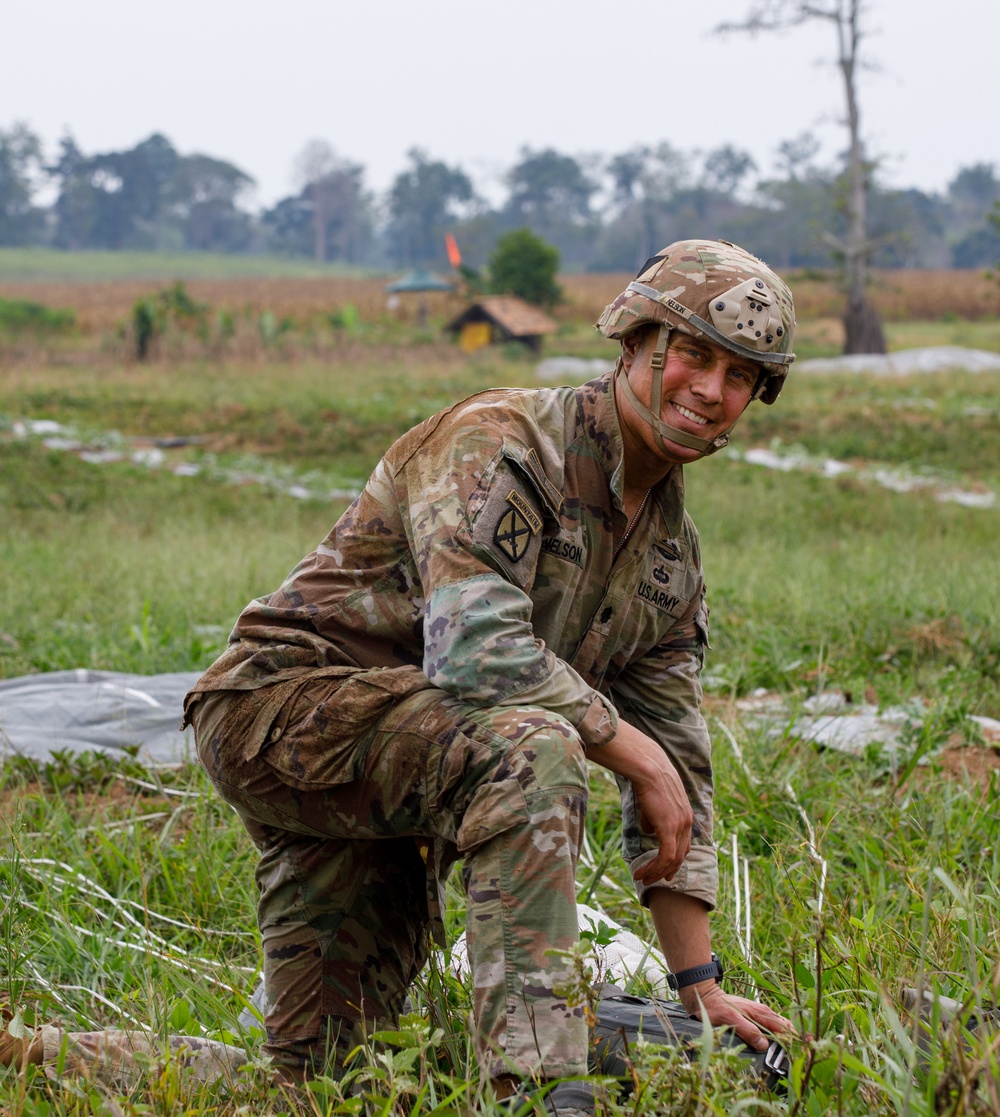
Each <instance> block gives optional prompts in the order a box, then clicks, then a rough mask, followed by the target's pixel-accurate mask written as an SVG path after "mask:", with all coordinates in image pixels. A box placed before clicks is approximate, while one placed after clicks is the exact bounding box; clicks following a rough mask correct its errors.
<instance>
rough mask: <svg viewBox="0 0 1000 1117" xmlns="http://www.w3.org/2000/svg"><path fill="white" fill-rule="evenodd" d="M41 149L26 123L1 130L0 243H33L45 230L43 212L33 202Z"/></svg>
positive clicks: (40, 161) (40, 164) (40, 162)
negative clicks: (42, 230)
mask: <svg viewBox="0 0 1000 1117" xmlns="http://www.w3.org/2000/svg"><path fill="white" fill-rule="evenodd" d="M41 166H42V146H41V143H40V142H39V139H38V137H37V136H36V135H35V134H34V132H32V131H31V129H30V128H28V126H27V124H23V123H20V124H14V125H12V126H11V127H10V128H8V129H6V130H4V129H2V128H0V244H11V245H14V244H30V243H31V242H32V241H33V240H35V239H36V238H37V236H38V234H39V233H40V232H41V229H42V219H43V214H42V211H41V210H39V209H37V208H36V207H35V205H34V203H33V200H32V195H33V193H34V179H35V175H36V174H37V173H38V172H39V171H40V170H41Z"/></svg>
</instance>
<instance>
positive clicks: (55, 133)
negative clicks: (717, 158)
mask: <svg viewBox="0 0 1000 1117" xmlns="http://www.w3.org/2000/svg"><path fill="white" fill-rule="evenodd" d="M835 2H836V0H824V3H826V4H833V3H835ZM4 7H5V8H6V10H5V12H4V18H3V24H2V27H3V32H2V36H3V38H2V43H0V48H2V49H0V128H8V127H10V126H11V125H12V124H13V123H14V122H15V121H24V122H25V123H27V124H28V125H29V126H30V127H31V128H32V129H33V130H34V131H35V132H37V133H38V134H39V136H40V137H41V139H42V141H43V143H44V144H45V147H46V151H47V153H48V154H50V155H51V154H54V153H55V150H56V145H57V142H58V140H59V138H60V137H61V136H62V135H64V134H65V133H66V132H67V131H68V132H70V133H72V135H73V136H74V138H75V139H76V141H77V143H78V144H79V146H80V147H81V148H82V150H83V151H84V152H86V153H88V154H92V153H96V152H99V151H108V150H120V149H122V148H128V147H131V146H133V145H134V144H136V143H138V142H139V141H140V140H143V139H145V138H146V137H147V136H149V135H150V134H151V133H152V132H156V131H158V132H162V133H163V134H164V135H166V136H167V137H168V139H169V140H170V141H171V142H172V143H173V145H174V146H175V147H176V148H177V149H178V151H180V152H182V153H183V154H191V153H194V152H199V153H202V154H207V155H212V156H215V157H217V158H221V159H226V160H229V161H230V162H233V163H235V164H236V165H237V166H238V167H240V168H241V169H242V170H244V171H245V172H247V173H248V174H250V175H251V176H252V177H253V178H254V179H255V180H256V182H257V187H256V191H255V193H254V194H253V195H252V196H251V199H250V200H251V202H253V203H255V204H257V205H270V204H273V203H274V202H275V201H276V200H278V199H279V198H280V197H283V196H285V195H287V194H289V193H292V192H295V191H296V190H297V189H298V187H299V185H300V183H299V181H298V180H297V178H296V174H295V164H296V157H297V156H298V155H299V153H300V152H301V151H302V150H303V148H304V147H305V145H306V144H307V143H308V142H309V141H311V140H315V139H322V140H325V141H326V142H328V143H329V144H330V145H332V147H333V148H334V150H335V151H336V152H337V154H338V155H340V156H342V157H343V158H345V159H348V160H350V161H352V162H355V163H360V164H362V165H363V166H364V167H365V168H366V171H367V178H366V181H367V183H368V185H369V186H370V187H371V188H373V189H375V190H377V191H384V190H385V189H386V188H387V187H388V186H389V184H390V183H391V182H392V179H393V177H394V176H395V175H396V174H398V173H399V172H400V171H401V170H404V169H405V168H406V166H407V165H408V160H407V151H408V150H409V149H411V148H413V147H419V148H421V149H423V150H424V151H425V152H426V153H427V154H428V155H429V156H430V157H431V158H435V159H443V160H444V161H445V162H447V163H449V164H459V165H461V166H462V167H463V169H465V171H466V172H467V173H468V174H469V175H470V176H471V177H472V179H473V181H474V183H475V184H476V185H477V187H478V188H479V189H480V190H481V192H483V193H484V194H485V195H486V196H487V197H491V196H492V197H493V198H494V199H495V198H497V197H499V196H500V195H501V184H502V176H503V174H504V171H505V170H506V169H508V168H509V167H510V166H512V165H513V164H514V163H515V162H516V161H517V160H518V158H519V155H520V152H521V149H522V148H524V147H528V148H531V149H533V150H539V149H543V148H547V147H552V148H555V149H556V150H557V151H559V152H561V153H565V154H571V155H575V156H584V155H590V154H598V155H612V154H615V153H617V152H621V151H624V150H626V149H628V148H630V147H633V146H635V145H638V144H645V145H649V146H655V145H656V144H658V143H660V142H662V141H664V140H666V141H668V142H669V143H670V144H672V145H673V146H674V147H675V148H678V149H679V150H681V151H682V152H693V151H703V152H704V151H708V150H711V149H713V148H717V147H720V146H722V145H723V144H727V143H728V144H732V145H734V146H735V147H737V148H740V149H743V150H746V151H749V152H750V153H751V155H752V156H753V158H754V160H755V161H756V163H757V165H758V169H759V172H760V173H762V174H765V175H766V174H767V173H769V172H771V171H773V170H774V169H775V157H776V153H777V149H778V145H779V144H780V143H781V142H782V141H784V140H790V139H793V138H795V137H797V136H799V135H801V134H802V133H810V134H812V135H814V136H815V137H816V139H817V140H819V141H820V143H821V149H820V155H819V161H820V162H822V163H832V161H833V160H834V158H835V157H836V155H837V153H838V152H840V151H842V150H843V149H844V147H845V136H846V130H845V128H844V126H843V124H842V120H843V115H844V109H843V105H844V97H843V89H842V84H841V79H840V75H839V73H838V71H837V70H836V68H835V66H834V65H833V64H832V63H833V59H834V57H835V49H836V47H835V39H834V29H833V27H832V25H830V24H828V23H826V22H825V21H821V22H817V23H813V24H810V25H807V26H804V27H800V28H798V29H796V30H792V31H788V32H783V33H780V34H768V35H762V36H758V37H756V38H752V37H749V36H747V35H741V34H732V35H729V36H726V37H720V36H719V35H718V34H715V33H714V32H713V29H714V28H715V27H716V26H717V25H718V24H719V23H720V22H723V21H726V20H739V19H740V18H743V17H744V16H745V14H746V11H747V9H748V7H749V5H748V4H747V3H746V0H712V2H707V0H647V3H645V4H641V5H640V4H633V5H631V6H629V5H624V4H616V3H608V2H606V0H605V2H600V3H599V2H597V0H573V2H566V0H562V2H557V0H503V2H502V3H485V2H483V0H423V2H422V3H421V2H413V0H353V2H350V3H347V2H343V0H283V2H282V3H280V4H278V3H273V2H271V3H265V2H264V0H239V2H236V0H171V3H170V4H140V3H136V0H88V2H87V3H80V2H79V0H38V2H37V3H26V2H21V3H15V2H14V0H7V3H6V4H5V5H4ZM865 28H866V29H867V32H868V35H867V37H866V39H865V41H864V42H863V44H862V51H863V55H864V56H865V57H866V58H867V59H868V60H869V61H870V62H871V63H873V64H874V66H873V68H871V69H866V70H865V71H864V72H863V73H862V74H861V75H860V78H859V100H860V105H861V124H862V131H863V134H864V137H865V140H866V142H867V144H868V151H869V154H872V155H875V156H877V157H879V158H880V159H881V161H882V178H883V181H884V182H886V183H887V184H888V185H891V186H897V187H908V186H916V187H919V188H920V189H923V190H926V191H930V192H938V191H941V190H943V189H944V188H945V187H946V186H947V184H948V182H949V181H950V180H951V179H952V178H953V177H954V175H955V173H956V172H957V171H958V169H959V168H960V167H962V166H969V165H972V164H974V163H980V162H985V163H995V164H996V165H997V167H998V170H1000V128H998V127H997V126H996V123H995V116H996V112H997V109H998V107H1000V80H998V77H997V74H998V66H997V62H996V57H995V54H996V43H997V41H998V40H1000V4H994V3H987V2H985V0H949V2H948V3H947V4H944V5H941V4H932V3H930V0H868V5H867V16H866V19H865Z"/></svg>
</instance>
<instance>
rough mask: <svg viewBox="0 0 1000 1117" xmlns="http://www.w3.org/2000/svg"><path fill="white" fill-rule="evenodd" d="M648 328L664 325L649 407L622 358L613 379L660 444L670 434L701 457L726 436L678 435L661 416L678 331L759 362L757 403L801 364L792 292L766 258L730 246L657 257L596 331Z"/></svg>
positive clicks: (669, 251) (672, 250) (679, 248)
mask: <svg viewBox="0 0 1000 1117" xmlns="http://www.w3.org/2000/svg"><path fill="white" fill-rule="evenodd" d="M650 323H653V324H656V325H658V326H659V327H660V332H659V335H658V337H657V339H656V346H655V349H654V352H653V355H652V364H653V370H654V376H653V387H652V399H651V400H650V406H649V407H646V405H645V404H643V403H641V402H640V401H639V398H638V397H637V396H636V395H635V392H634V391H633V389H632V386H631V385H630V384H629V382H628V377H627V376H625V375H624V369H623V366H622V361H621V358H619V361H618V366H617V368H616V370H615V375H616V377H617V378H618V380H619V383H620V385H621V387H622V390H623V391H624V393H625V396H626V398H627V399H628V401H629V403H631V405H632V406H633V407H634V408H635V410H636V411H637V412H638V413H639V414H640V415H641V416H642V417H643V418H644V419H645V420H646V422H647V423H649V424H650V425H651V426H652V428H653V431H654V433H655V434H656V437H657V438H658V439H659V441H660V444H661V445H663V440H664V437H666V438H669V439H670V440H671V441H672V442H678V443H680V444H681V445H682V446H687V447H689V448H690V449H693V450H700V451H701V453H702V454H713V453H715V451H716V450H721V449H722V447H723V446H725V445H726V444H727V443H728V442H729V432H728V431H726V432H725V433H723V434H720V435H719V436H717V437H716V438H714V439H712V440H708V439H705V438H698V437H697V435H694V434H690V433H688V432H687V431H680V430H677V429H676V428H674V427H671V426H669V425H668V424H667V423H665V422H664V421H663V420H662V419H661V418H660V402H661V398H662V390H663V365H664V362H665V361H666V351H667V344H668V342H669V340H670V333H671V331H672V330H679V331H681V332H683V333H687V334H692V335H693V336H695V337H701V338H704V339H706V340H707V341H712V342H715V344H716V345H721V346H722V347H723V348H725V349H729V350H730V351H731V352H733V353H736V354H737V355H738V356H740V357H745V358H747V359H748V360H751V361H754V362H755V363H756V364H757V365H758V366H759V367H760V370H761V371H760V375H759V377H758V379H757V384H756V386H755V388H754V392H753V397H752V398H753V399H761V400H763V401H764V403H774V401H775V400H776V399H777V398H778V395H779V393H780V392H781V389H782V386H783V385H784V383H785V377H786V376H787V375H788V366H789V365H790V364H791V363H792V361H794V360H795V354H794V353H793V352H792V351H791V349H792V336H793V334H794V331H795V308H794V306H793V304H792V293H791V291H789V289H788V287H787V286H786V285H785V283H784V282H783V281H782V280H781V279H780V278H779V277H778V276H777V275H776V274H775V273H774V272H773V271H771V269H770V268H769V267H768V266H767V264H765V263H764V262H763V261H762V260H758V259H757V257H756V256H751V255H750V253H749V252H746V251H744V249H742V248H739V247H738V246H737V245H735V244H730V243H729V242H728V241H713V240H682V241H677V242H676V243H675V244H671V245H668V246H667V247H666V248H664V249H662V250H661V251H660V252H657V254H656V255H655V256H651V257H650V258H649V259H648V260H647V261H646V263H645V264H643V266H642V268H641V269H640V271H639V274H638V275H637V276H636V278H635V279H634V280H633V281H632V282H631V283H630V284H629V285H628V287H626V288H625V290H624V291H622V293H621V294H620V295H619V296H618V298H616V299H615V301H614V302H612V303H610V304H609V305H608V306H606V307H605V308H604V313H603V314H602V315H601V317H600V318H599V319H598V322H597V328H598V329H599V330H600V331H601V333H602V334H604V336H605V337H607V338H612V339H615V340H620V339H621V338H623V337H625V336H626V335H627V334H630V333H632V331H633V330H637V329H639V328H640V327H641V326H645V325H648V324H650ZM656 372H659V375H658V376H657V375H655V373H656ZM731 429H732V428H731V427H730V430H731Z"/></svg>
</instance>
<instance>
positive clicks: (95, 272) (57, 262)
mask: <svg viewBox="0 0 1000 1117" xmlns="http://www.w3.org/2000/svg"><path fill="white" fill-rule="evenodd" d="M368 272H370V269H361V268H351V267H348V266H346V265H344V264H317V263H315V262H314V261H312V260H304V259H285V258H283V257H278V256H236V255H227V254H223V253H216V252H60V251H57V250H55V249H52V248H0V283H3V284H7V283H93V282H101V281H105V282H114V281H119V280H131V279H142V280H160V281H165V280H171V279H232V278H236V277H239V278H242V279H247V278H253V277H263V278H276V277H279V276H290V277H293V278H299V279H302V278H310V279H317V278H319V279H323V278H330V277H337V276H346V275H363V274H367V273H368Z"/></svg>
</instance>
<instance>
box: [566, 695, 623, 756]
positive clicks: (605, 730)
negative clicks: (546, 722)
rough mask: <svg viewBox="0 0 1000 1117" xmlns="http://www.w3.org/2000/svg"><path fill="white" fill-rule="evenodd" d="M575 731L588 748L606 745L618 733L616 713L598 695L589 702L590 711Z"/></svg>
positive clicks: (608, 703)
mask: <svg viewBox="0 0 1000 1117" xmlns="http://www.w3.org/2000/svg"><path fill="white" fill-rule="evenodd" d="M576 731H577V733H579V734H580V740H581V741H583V743H584V745H585V746H587V747H588V748H589V747H590V746H592V745H606V744H607V743H608V742H609V741H611V740H613V739H614V736H615V734H616V733H617V732H618V711H617V710H616V709H615V708H614V706H612V705H611V703H610V702H608V701H607V700H606V699H604V698H603V697H601V696H600V695H598V696H597V697H596V698H595V699H594V701H593V702H591V704H590V709H589V710H587V712H586V714H585V715H584V717H583V721H581V722H580V723H579V724H578V725H577V727H576Z"/></svg>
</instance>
